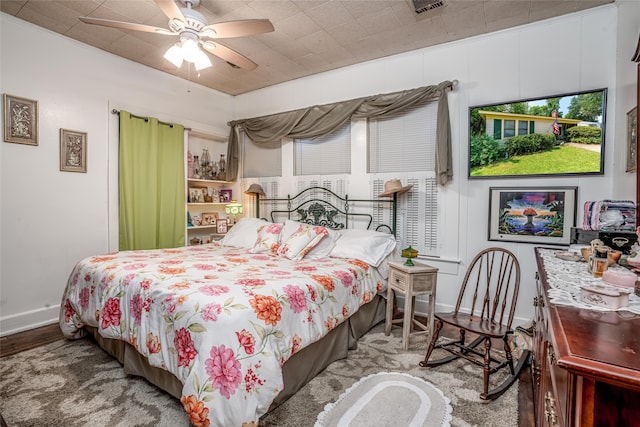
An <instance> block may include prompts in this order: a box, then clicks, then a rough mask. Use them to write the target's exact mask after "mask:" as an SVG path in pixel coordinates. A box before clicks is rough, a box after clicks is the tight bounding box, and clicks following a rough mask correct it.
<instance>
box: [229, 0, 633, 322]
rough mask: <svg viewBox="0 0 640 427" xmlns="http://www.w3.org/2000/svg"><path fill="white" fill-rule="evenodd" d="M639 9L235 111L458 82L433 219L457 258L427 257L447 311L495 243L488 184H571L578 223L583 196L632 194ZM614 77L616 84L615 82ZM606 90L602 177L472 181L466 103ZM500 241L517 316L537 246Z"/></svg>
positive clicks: (451, 50)
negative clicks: (515, 267) (629, 163)
mask: <svg viewBox="0 0 640 427" xmlns="http://www.w3.org/2000/svg"><path fill="white" fill-rule="evenodd" d="M638 5H640V2H633V1H623V2H618V3H617V4H616V5H610V6H605V7H599V8H595V9H591V10H589V11H585V12H581V13H576V14H572V15H567V16H561V17H558V18H555V19H550V20H546V21H543V22H539V23H535V24H531V25H526V26H522V27H518V28H516V29H510V30H504V31H500V32H495V33H492V34H489V35H485V36H480V37H474V38H471V39H467V40H463V41H458V42H454V43H449V44H445V45H440V46H436V47H432V48H427V49H421V50H417V51H413V52H409V53H406V54H401V55H396V56H392V57H388V58H384V59H381V60H376V61H371V62H367V63H362V64H358V65H355V66H351V67H346V68H343V69H340V70H336V71H332V72H327V73H322V74H318V75H315V76H312V77H308V78H304V79H299V80H296V81H292V82H287V83H284V84H280V85H277V86H272V87H269V88H265V89H261V90H258V91H254V92H251V93H249V94H244V95H240V96H237V97H236V98H235V113H234V116H235V117H236V118H248V117H254V116H260V115H265V114H270V113H275V112H280V111H288V110H293V109H297V108H302V107H306V106H311V105H316V104H325V103H330V102H336V101H341V100H347V99H351V98H357V97H362V96H368V95H374V94H378V93H387V92H394V91H398V90H403V89H411V88H415V87H420V86H425V85H430V84H437V83H439V82H440V81H443V80H454V79H456V80H459V82H460V83H459V85H458V86H457V87H456V88H455V90H454V91H453V92H452V93H451V94H450V95H449V101H450V114H451V120H452V129H451V130H452V136H453V147H454V148H453V157H454V172H455V176H454V180H453V182H452V183H451V184H449V185H447V186H446V187H445V188H443V189H441V191H442V193H443V194H444V198H443V201H444V203H443V205H444V208H443V209H442V211H441V212H440V216H441V218H443V224H442V229H443V232H442V233H441V236H443V239H442V240H443V242H444V243H443V247H442V255H443V257H444V258H445V259H448V260H458V259H459V260H461V263H460V264H459V265H458V264H455V263H452V262H438V261H433V260H429V261H428V262H429V263H431V264H433V265H436V266H438V267H439V268H440V269H441V270H440V271H441V273H442V274H440V276H439V279H438V280H439V285H438V300H437V304H438V306H439V307H438V308H439V309H446V308H447V307H451V306H452V305H453V304H455V299H456V297H457V293H458V289H459V281H460V280H461V276H462V275H463V274H464V271H465V270H466V267H467V262H468V261H469V260H470V259H471V258H472V257H473V256H474V255H475V254H476V253H477V252H478V251H479V250H481V249H483V248H485V247H487V246H489V245H493V244H495V243H496V242H489V241H488V240H487V224H488V207H487V204H488V198H489V187H498V186H541V185H544V186H549V185H552V186H565V185H566V186H578V187H579V189H578V218H577V224H578V225H579V224H581V222H582V215H581V213H580V210H581V207H582V205H583V204H584V202H585V201H586V200H600V199H605V198H612V197H617V198H629V199H635V175H632V174H624V172H622V173H621V172H620V167H621V166H620V165H621V164H622V163H621V162H622V161H623V158H624V154H623V152H624V149H625V146H624V142H625V141H624V138H623V135H624V131H623V129H624V128H625V126H626V125H625V120H626V117H625V113H626V111H627V110H628V109H630V108H631V107H632V106H633V105H634V103H635V101H633V98H632V96H631V95H633V96H635V74H632V73H631V71H630V70H635V65H634V64H632V63H631V61H630V57H631V55H632V54H633V51H634V49H635V43H636V41H637V35H638V34H637V31H638V28H637V23H638V22H640V7H638ZM618 8H619V10H618ZM623 70H624V71H623ZM633 72H634V73H635V71H633ZM617 79H620V80H621V82H620V85H619V83H618V81H617ZM603 87H606V88H609V92H608V98H609V100H608V109H607V128H606V136H605V138H606V144H605V145H606V148H605V175H604V176H595V177H554V178H546V179H531V178H529V179H508V180H507V179H502V180H472V181H469V180H468V179H467V178H466V177H467V164H468V152H467V147H468V142H467V141H468V137H469V132H468V126H469V123H468V108H469V106H472V105H480V104H487V103H492V102H501V101H509V100H514V99H523V98H532V97H543V96H551V95H555V94H561V93H569V92H576V91H581V90H588V89H598V88H603ZM631 87H633V91H632V90H630V89H631ZM622 92H625V93H624V94H623V93H622ZM622 98H624V99H625V102H624V105H621V104H623V103H622V102H621V99H622ZM620 108H622V111H620ZM352 135H353V133H352ZM361 142H362V141H357V142H356V144H354V148H353V149H352V150H353V151H352V159H360V161H361V162H364V161H365V159H366V145H365V144H363V143H361ZM285 160H287V161H291V158H290V157H287V158H283V161H285ZM622 170H623V171H624V168H622ZM366 186H367V183H353V182H351V184H350V188H349V196H350V197H367V196H368V191H367V188H366ZM363 187H365V188H364V189H363ZM500 246H503V247H506V248H508V249H510V250H511V251H513V252H514V253H515V254H516V255H517V256H518V258H519V260H520V263H521V266H522V283H521V291H520V299H519V304H518V311H517V317H518V321H519V322H523V321H525V320H527V319H529V318H531V317H532V314H533V306H532V300H533V297H534V295H535V280H534V275H535V270H536V265H535V260H534V252H533V247H534V246H533V245H531V244H513V243H504V244H501V245H500ZM424 309H425V306H424V304H420V305H418V311H422V312H424Z"/></svg>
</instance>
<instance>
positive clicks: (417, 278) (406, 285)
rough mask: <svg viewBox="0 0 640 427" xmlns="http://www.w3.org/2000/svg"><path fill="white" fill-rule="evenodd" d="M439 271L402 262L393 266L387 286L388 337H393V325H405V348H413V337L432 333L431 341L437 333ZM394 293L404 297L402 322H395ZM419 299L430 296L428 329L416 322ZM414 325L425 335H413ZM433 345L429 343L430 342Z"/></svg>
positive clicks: (390, 269)
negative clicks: (436, 312)
mask: <svg viewBox="0 0 640 427" xmlns="http://www.w3.org/2000/svg"><path fill="white" fill-rule="evenodd" d="M437 280H438V269H437V268H436V267H432V266H430V265H426V264H420V263H417V262H416V263H415V266H413V267H410V266H407V265H404V264H402V263H399V262H390V263H389V281H388V285H387V316H386V321H385V328H384V333H385V335H389V334H390V333H391V325H392V324H393V323H402V348H403V350H407V349H408V348H409V336H410V335H411V334H425V333H428V334H429V336H428V338H429V340H431V334H432V333H433V312H434V309H435V303H436V285H437ZM394 291H395V292H399V293H401V294H403V295H404V316H403V318H402V319H395V320H393V298H394ZM417 295H429V312H428V313H427V318H428V319H429V320H428V321H429V324H428V325H425V324H423V323H420V322H419V321H417V320H416V319H414V318H413V315H414V308H415V307H414V306H415V299H416V296H417ZM413 325H415V326H417V327H419V328H420V329H422V331H418V332H412V329H413ZM427 342H429V341H427Z"/></svg>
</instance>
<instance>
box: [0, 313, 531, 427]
mask: <svg viewBox="0 0 640 427" xmlns="http://www.w3.org/2000/svg"><path fill="white" fill-rule="evenodd" d="M62 339H65V338H64V336H63V335H62V332H61V331H60V327H59V326H58V324H57V323H56V324H53V325H48V326H43V327H41V328H37V329H32V330H30V331H26V332H21V333H18V334H14V335H9V336H6V337H1V338H0V357H5V356H9V355H11V354H16V353H19V352H21V351H25V350H29V349H31V348H34V347H38V346H41V345H45V344H48V343H51V342H54V341H57V340H62ZM519 380H520V381H519V382H518V408H519V413H518V415H519V417H518V427H532V426H534V425H535V422H534V415H533V413H534V412H533V382H532V378H531V370H530V369H523V370H522V372H521V373H520V378H519ZM0 421H1V420H0ZM505 421H506V420H505ZM505 424H507V422H505ZM0 426H1V424H0Z"/></svg>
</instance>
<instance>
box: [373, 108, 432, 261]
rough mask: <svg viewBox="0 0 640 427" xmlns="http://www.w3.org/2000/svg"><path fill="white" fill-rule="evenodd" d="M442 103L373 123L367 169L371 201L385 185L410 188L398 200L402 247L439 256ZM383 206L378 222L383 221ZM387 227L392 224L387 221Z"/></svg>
mask: <svg viewBox="0 0 640 427" xmlns="http://www.w3.org/2000/svg"><path fill="white" fill-rule="evenodd" d="M437 111H438V103H437V102H431V103H428V104H426V105H423V106H419V107H415V108H412V109H411V110H409V111H408V112H405V113H404V114H402V113H401V114H398V115H396V116H394V117H391V118H384V119H372V120H369V125H368V128H369V129H368V130H369V141H368V171H369V173H371V174H373V176H372V178H373V179H372V185H371V187H372V189H373V194H372V196H373V197H377V195H378V194H380V193H381V192H382V191H383V188H384V182H385V181H387V180H389V179H394V178H398V179H401V181H402V183H403V185H412V186H413V187H412V188H411V190H410V191H409V192H408V193H406V196H405V195H403V196H401V198H400V203H399V204H398V218H397V224H396V229H397V230H398V231H400V232H401V231H402V230H406V234H405V235H404V236H403V235H400V234H398V236H397V237H398V238H400V239H401V240H402V244H403V245H404V246H405V247H406V246H408V245H411V246H412V247H413V248H415V249H417V250H418V251H419V252H420V253H421V254H423V255H437V254H438V247H439V244H438V229H439V228H438V186H437V183H436V176H435V153H436V150H435V138H436V125H437V120H436V118H437V117H436V116H437ZM383 212H384V210H383V209H382V208H380V209H378V211H377V212H374V223H384V222H385V221H390V218H388V219H387V218H383ZM387 223H388V222H387Z"/></svg>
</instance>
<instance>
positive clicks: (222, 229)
mask: <svg viewBox="0 0 640 427" xmlns="http://www.w3.org/2000/svg"><path fill="white" fill-rule="evenodd" d="M228 228H229V223H228V222H227V220H226V219H217V220H216V233H218V234H225V233H226V232H227V229H228Z"/></svg>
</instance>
